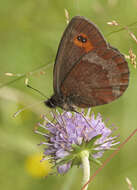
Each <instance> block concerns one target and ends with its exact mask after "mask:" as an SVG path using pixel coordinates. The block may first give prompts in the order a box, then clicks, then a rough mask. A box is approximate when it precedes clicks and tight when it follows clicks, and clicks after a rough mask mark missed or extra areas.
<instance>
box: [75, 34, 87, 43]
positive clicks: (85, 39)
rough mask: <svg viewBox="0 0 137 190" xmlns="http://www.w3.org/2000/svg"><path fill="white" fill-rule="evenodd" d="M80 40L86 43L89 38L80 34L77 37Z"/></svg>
mask: <svg viewBox="0 0 137 190" xmlns="http://www.w3.org/2000/svg"><path fill="white" fill-rule="evenodd" d="M77 39H78V41H80V42H82V43H86V42H87V38H84V37H83V36H81V35H80V36H78V37H77Z"/></svg>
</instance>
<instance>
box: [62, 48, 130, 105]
mask: <svg viewBox="0 0 137 190" xmlns="http://www.w3.org/2000/svg"><path fill="white" fill-rule="evenodd" d="M128 81H129V70H128V65H127V62H126V61H125V58H124V56H123V55H122V54H120V52H119V51H117V50H115V49H114V48H112V47H108V48H104V49H102V48H101V49H99V48H98V49H96V50H94V51H91V52H89V53H88V54H86V55H85V56H83V58H82V59H81V60H80V61H79V62H78V63H77V64H75V66H74V67H73V68H72V70H71V71H70V73H69V74H68V75H67V77H66V79H65V80H64V82H63V83H62V86H61V93H62V94H63V95H64V96H66V97H70V101H71V102H72V104H74V105H77V106H78V107H91V106H97V105H102V104H106V103H109V102H111V101H113V100H115V99H117V98H118V97H119V96H121V95H122V94H123V92H124V91H125V90H126V88H127V86H128ZM72 84H73V85H72Z"/></svg>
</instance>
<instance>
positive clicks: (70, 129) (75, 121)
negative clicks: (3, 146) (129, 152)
mask: <svg viewBox="0 0 137 190" xmlns="http://www.w3.org/2000/svg"><path fill="white" fill-rule="evenodd" d="M52 116H53V120H52V122H51V121H49V120H48V119H47V118H46V117H45V116H44V123H43V124H39V126H40V127H42V128H44V130H45V132H44V133H40V132H39V131H36V132H37V133H40V134H42V135H44V137H45V142H43V143H41V144H45V145H46V148H45V151H44V155H45V156H48V157H49V156H50V157H51V158H52V161H53V162H54V164H55V167H56V168H57V170H58V173H60V174H64V173H66V172H67V171H68V170H69V168H70V167H72V166H73V165H77V166H80V165H81V152H82V151H83V150H86V151H88V152H89V159H90V160H92V161H95V162H96V163H99V161H98V158H100V157H102V155H103V153H104V151H105V150H108V149H110V148H111V147H112V146H114V145H116V144H117V143H118V142H116V137H117V136H114V137H111V134H112V130H111V129H109V128H107V127H106V125H105V123H104V122H103V121H102V117H101V115H100V114H98V115H97V117H95V115H94V113H92V114H90V109H89V110H88V113H87V114H86V115H85V116H84V113H83V112H82V111H81V112H80V113H73V114H72V113H71V112H63V113H62V114H60V113H59V112H56V113H54V114H53V113H52Z"/></svg>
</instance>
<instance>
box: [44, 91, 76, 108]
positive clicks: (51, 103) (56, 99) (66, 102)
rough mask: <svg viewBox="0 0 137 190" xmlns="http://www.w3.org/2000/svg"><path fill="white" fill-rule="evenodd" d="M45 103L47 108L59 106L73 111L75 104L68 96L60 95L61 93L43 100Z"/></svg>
mask: <svg viewBox="0 0 137 190" xmlns="http://www.w3.org/2000/svg"><path fill="white" fill-rule="evenodd" d="M45 104H46V106H47V107H49V108H56V107H60V108H62V109H63V110H66V111H75V106H73V105H72V103H71V101H70V98H69V97H65V98H64V97H62V96H61V95H57V94H54V95H53V96H51V98H49V99H48V100H46V101H45Z"/></svg>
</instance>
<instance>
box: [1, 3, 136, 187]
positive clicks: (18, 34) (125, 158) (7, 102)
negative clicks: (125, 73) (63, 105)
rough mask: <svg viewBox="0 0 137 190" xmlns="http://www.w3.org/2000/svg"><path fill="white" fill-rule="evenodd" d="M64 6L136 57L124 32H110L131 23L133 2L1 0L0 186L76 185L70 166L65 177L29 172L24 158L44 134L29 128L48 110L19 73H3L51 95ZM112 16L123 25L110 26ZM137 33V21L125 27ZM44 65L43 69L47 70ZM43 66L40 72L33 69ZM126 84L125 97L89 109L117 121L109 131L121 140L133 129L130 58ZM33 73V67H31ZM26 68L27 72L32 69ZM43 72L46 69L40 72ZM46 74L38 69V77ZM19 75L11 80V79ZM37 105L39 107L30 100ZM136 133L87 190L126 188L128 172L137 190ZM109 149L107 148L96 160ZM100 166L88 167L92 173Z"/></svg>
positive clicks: (76, 171)
mask: <svg viewBox="0 0 137 190" xmlns="http://www.w3.org/2000/svg"><path fill="white" fill-rule="evenodd" d="M64 8H66V9H67V10H68V11H69V15H70V18H72V17H73V16H75V15H81V16H85V17H87V18H89V19H90V20H91V21H92V22H94V23H96V25H98V27H99V28H100V30H101V31H102V33H103V34H104V36H105V38H106V40H107V41H108V42H109V43H110V44H111V45H113V46H114V47H117V48H118V49H119V50H120V51H121V52H122V53H124V54H128V51H129V48H132V50H133V51H134V53H135V54H137V44H136V42H135V41H134V40H133V39H132V38H131V37H130V36H129V34H128V32H127V31H126V30H122V31H120V32H117V33H113V34H112V35H108V34H109V33H110V32H112V31H115V30H117V29H119V28H121V26H125V25H128V24H131V23H134V22H135V21H137V0H130V1H129V0H68V1H63V0H12V1H11V0H5V1H1V5H0V68H1V69H0V85H1V88H0V189H3V190H8V189H10V190H12V189H14V190H31V189H33V190H35V189H39V190H43V189H45V190H46V189H48V190H49V189H50V190H54V189H59V190H70V189H71V190H74V189H80V184H81V180H82V170H81V169H77V168H73V169H71V171H69V172H68V173H67V174H66V175H64V176H56V175H51V176H48V177H47V178H44V177H42V178H37V177H33V175H30V174H29V173H28V170H27V169H26V160H27V159H28V157H29V156H32V155H33V154H35V153H39V152H41V151H42V150H43V149H42V147H39V146H37V144H38V143H39V142H40V141H42V140H43V138H42V136H39V135H36V134H35V133H34V132H33V129H34V126H35V125H36V123H37V122H39V121H40V115H41V114H44V113H45V114H48V113H49V109H48V108H46V107H45V106H44V105H43V104H42V103H40V102H41V101H42V100H43V97H41V96H40V95H39V94H37V93H36V92H34V91H33V90H31V89H28V88H27V87H26V86H25V83H24V80H25V77H22V79H19V78H18V77H16V76H12V77H10V76H5V73H6V72H11V73H16V74H17V73H18V74H26V75H27V76H28V77H29V82H30V84H31V85H32V86H33V87H35V88H37V89H39V90H41V91H42V92H43V93H44V94H45V95H46V96H48V97H50V96H51V95H52V92H53V88H52V78H53V76H52V70H53V65H54V59H55V56H56V52H57V48H58V44H59V41H60V39H61V35H62V33H63V31H64V29H65V27H66V18H65V14H64ZM112 20H116V21H118V22H119V23H120V24H121V26H120V27H116V26H109V25H107V22H108V21H112ZM129 29H130V31H132V32H133V33H134V34H135V35H136V36H137V25H133V26H132V27H130V28H129ZM46 65H47V67H45V66H46ZM37 68H41V70H39V69H37ZM129 68H130V84H129V88H128V90H127V91H126V92H125V93H124V95H123V96H122V97H121V98H120V99H118V100H117V101H114V102H112V103H110V104H108V105H105V106H100V107H97V108H94V109H93V110H94V111H95V113H98V112H100V113H101V114H102V116H103V118H104V120H106V119H108V118H109V122H108V123H109V124H113V123H114V124H115V125H116V126H118V130H117V131H116V132H115V134H120V141H121V142H122V141H124V139H125V138H127V136H128V135H130V133H131V132H132V131H133V130H134V129H136V128H137V101H136V99H137V71H136V70H135V69H134V67H133V65H131V64H130V63H129ZM34 70H35V71H36V72H33V71H34ZM30 72H32V73H30ZM44 72H45V73H44ZM43 73H44V74H43ZM15 79H19V80H17V81H15V82H14V83H11V84H8V83H9V82H10V81H13V80H15ZM36 103H38V104H36ZM29 104H36V105H34V106H33V107H30V108H29V109H27V110H25V111H24V112H22V113H21V114H20V115H19V116H18V117H16V118H13V117H12V115H13V114H14V113H15V112H16V111H17V110H19V109H21V108H23V107H24V106H25V105H29ZM136 150H137V142H136V135H135V136H134V137H132V139H131V140H130V141H129V142H128V143H127V144H126V145H125V146H124V147H123V148H122V149H121V151H120V152H119V153H118V155H117V156H116V157H114V158H113V159H112V160H111V162H110V163H109V164H108V165H107V166H106V167H105V168H104V169H103V170H102V171H101V172H100V173H99V174H98V175H97V176H96V178H95V179H94V181H93V182H92V184H90V187H89V189H94V190H104V189H108V190H110V189H111V190H113V189H121V190H125V189H128V185H127V183H126V182H125V178H126V177H129V179H130V180H131V181H132V183H133V185H134V187H135V188H137V151H136ZM110 154H111V151H110V152H106V153H105V154H104V157H103V158H102V161H103V160H105V159H106V158H107V157H108V156H109V155H110ZM97 168H98V166H96V165H91V173H94V172H95V171H96V169H97Z"/></svg>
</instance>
